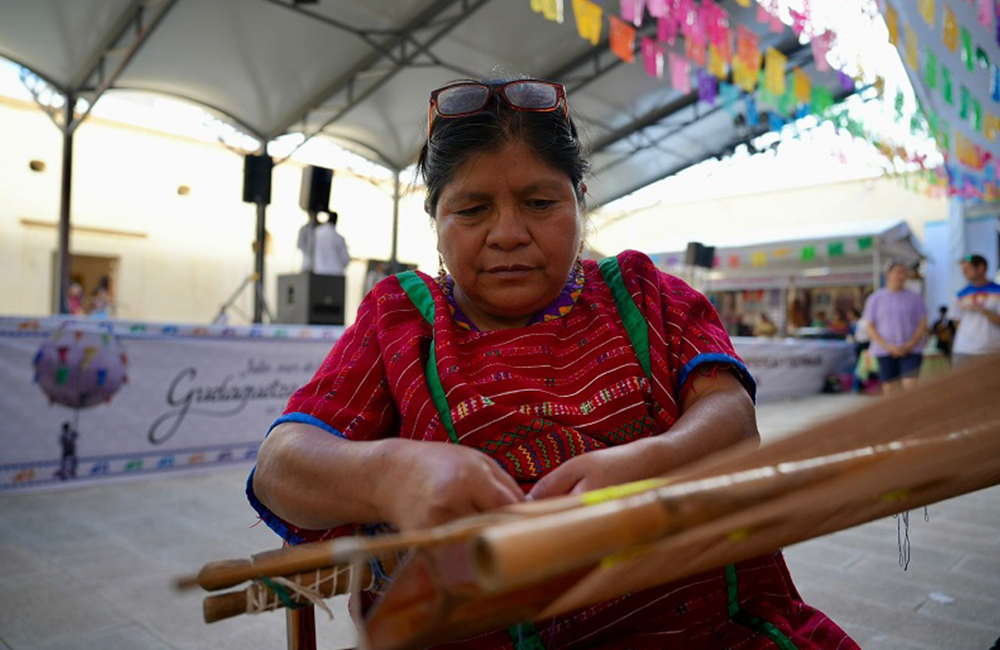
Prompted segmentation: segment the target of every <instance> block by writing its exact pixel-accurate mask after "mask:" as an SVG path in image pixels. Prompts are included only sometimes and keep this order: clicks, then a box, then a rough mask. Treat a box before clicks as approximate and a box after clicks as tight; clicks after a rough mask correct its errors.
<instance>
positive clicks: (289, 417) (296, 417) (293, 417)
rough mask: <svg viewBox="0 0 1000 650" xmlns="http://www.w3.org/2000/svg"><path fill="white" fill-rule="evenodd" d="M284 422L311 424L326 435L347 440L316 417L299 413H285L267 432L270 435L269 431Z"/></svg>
mask: <svg viewBox="0 0 1000 650" xmlns="http://www.w3.org/2000/svg"><path fill="white" fill-rule="evenodd" d="M285 422H298V423H300V424H311V425H312V426H314V427H319V428H320V429H322V430H323V431H326V432H327V433H332V434H333V435H335V436H337V437H338V438H344V439H345V440H346V439H347V436H345V435H344V434H343V433H341V432H340V431H337V430H336V429H334V428H333V427H331V426H330V425H329V424H327V423H326V422H324V421H323V420H320V419H319V418H318V417H316V416H314V415H309V414H308V413H299V412H295V413H285V414H284V415H282V416H281V417H280V418H278V419H277V420H275V421H274V424H272V425H271V428H270V429H268V430H267V432H268V433H271V431H273V430H274V427H276V426H278V425H279V424H284V423H285ZM265 437H266V436H265Z"/></svg>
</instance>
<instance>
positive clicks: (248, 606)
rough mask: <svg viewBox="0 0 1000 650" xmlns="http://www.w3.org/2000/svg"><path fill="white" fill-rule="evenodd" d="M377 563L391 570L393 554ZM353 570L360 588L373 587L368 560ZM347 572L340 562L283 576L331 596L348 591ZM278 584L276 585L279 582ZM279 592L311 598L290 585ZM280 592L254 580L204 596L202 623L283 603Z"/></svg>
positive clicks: (298, 601)
mask: <svg viewBox="0 0 1000 650" xmlns="http://www.w3.org/2000/svg"><path fill="white" fill-rule="evenodd" d="M381 564H382V570H383V571H384V572H385V574H386V575H388V574H391V573H392V572H393V571H395V570H396V565H397V560H396V557H395V556H386V557H385V558H383V559H382V560H381ZM357 570H358V571H360V572H361V574H360V580H359V584H360V586H361V589H362V590H370V589H373V588H374V587H376V575H375V574H374V573H373V572H372V569H371V565H370V564H369V563H368V562H364V563H361V564H359V565H358V567H357ZM349 574H350V567H349V566H346V565H340V566H335V567H330V568H327V569H317V570H316V571H309V572H307V573H298V574H295V575H290V576H286V577H285V580H288V581H290V582H292V583H294V584H295V585H298V586H299V587H301V588H302V589H303V590H305V591H306V592H308V593H311V594H314V595H315V597H316V598H332V597H333V596H340V595H344V594H347V593H349V592H350V588H351V585H350V575H349ZM278 587H279V589H280V588H281V585H278ZM282 595H284V596H285V598H286V599H288V601H290V602H292V603H293V604H294V605H302V606H305V605H309V604H311V603H312V602H313V601H312V600H310V599H309V598H306V597H305V596H303V595H301V594H300V593H298V592H297V591H296V590H293V589H286V590H285V592H284V593H283V594H282ZM282 595H279V593H278V592H276V591H275V589H274V588H273V587H271V586H268V585H267V584H266V583H263V582H261V581H254V582H251V583H250V585H248V586H247V587H246V588H244V589H241V590H238V591H231V592H227V593H223V594H213V595H210V596H206V597H205V600H204V602H203V604H202V613H203V615H204V618H205V622H206V623H215V622H217V621H221V620H224V619H227V618H232V617H234V616H239V615H240V614H258V613H260V612H266V611H271V610H274V609H279V608H282V607H287V606H288V603H287V602H286V601H284V600H282Z"/></svg>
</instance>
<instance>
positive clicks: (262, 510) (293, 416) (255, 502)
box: [246, 412, 347, 544]
mask: <svg viewBox="0 0 1000 650" xmlns="http://www.w3.org/2000/svg"><path fill="white" fill-rule="evenodd" d="M285 422H299V423H301V424H309V425H312V426H314V427H319V428H320V429H322V430H323V431H326V432H327V433H330V434H333V435H335V436H337V437H338V438H344V439H346V438H347V437H346V436H345V435H344V434H343V433H341V432H340V431H337V430H336V429H334V428H333V427H331V426H330V425H329V424H327V423H326V422H324V421H323V420H320V419H319V418H317V417H315V416H313V415H309V414H308V413H298V412H294V413H285V414H284V415H282V416H281V417H280V418H278V419H277V420H275V421H274V424H272V425H271V428H270V429H268V430H267V433H268V434H270V433H271V431H273V430H274V427H276V426H278V425H279V424H284V423H285ZM265 437H267V436H266V435H265ZM256 471H257V466H256V465H255V466H254V468H253V469H252V470H250V477H249V478H247V490H246V492H247V500H248V501H249V502H250V505H251V506H252V507H253V509H254V510H256V511H257V515H258V516H260V520H261V521H263V522H264V523H265V524H267V527H268V528H270V529H271V530H273V531H274V532H276V533H277V534H278V535H280V536H281V538H282V539H284V540H285V541H286V542H288V543H289V544H301V543H302V542H304V541H305V539H303V538H302V537H300V536H298V535H296V534H294V533H292V532H291V531H290V530H289V529H288V524H286V523H285V522H284V521H282V520H281V518H280V517H278V515H276V514H274V513H273V512H271V511H270V510H269V509H268V508H267V506H265V505H264V504H263V503H261V502H260V499H258V498H257V495H256V494H255V493H254V491H253V475H254V472H256Z"/></svg>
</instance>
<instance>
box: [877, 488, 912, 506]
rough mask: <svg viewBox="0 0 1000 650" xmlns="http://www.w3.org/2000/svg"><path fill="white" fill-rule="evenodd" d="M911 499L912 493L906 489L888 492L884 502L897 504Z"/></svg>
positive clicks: (884, 495) (883, 498) (884, 496)
mask: <svg viewBox="0 0 1000 650" xmlns="http://www.w3.org/2000/svg"><path fill="white" fill-rule="evenodd" d="M909 498H910V491H909V490H907V489H906V488H902V489H900V490H896V491H894V492H887V493H885V494H883V495H882V500H883V501H885V502H886V503H896V502H897V501H906V500H907V499H909Z"/></svg>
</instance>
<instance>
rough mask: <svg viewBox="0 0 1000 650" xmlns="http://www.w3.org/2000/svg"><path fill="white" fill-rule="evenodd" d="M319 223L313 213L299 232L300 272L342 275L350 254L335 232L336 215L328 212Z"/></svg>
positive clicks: (315, 214)
mask: <svg viewBox="0 0 1000 650" xmlns="http://www.w3.org/2000/svg"><path fill="white" fill-rule="evenodd" d="M325 214H327V219H326V221H323V222H321V221H320V220H319V216H318V214H317V213H315V212H310V213H309V223H307V224H306V225H304V226H302V228H301V229H300V230H299V241H298V248H299V250H301V251H302V270H303V271H305V272H310V273H316V274H319V275H344V271H345V269H347V265H348V263H350V261H351V254H350V253H349V252H348V250H347V242H345V241H344V238H343V236H342V235H341V234H340V233H339V232H337V213H336V212H328V213H325Z"/></svg>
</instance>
